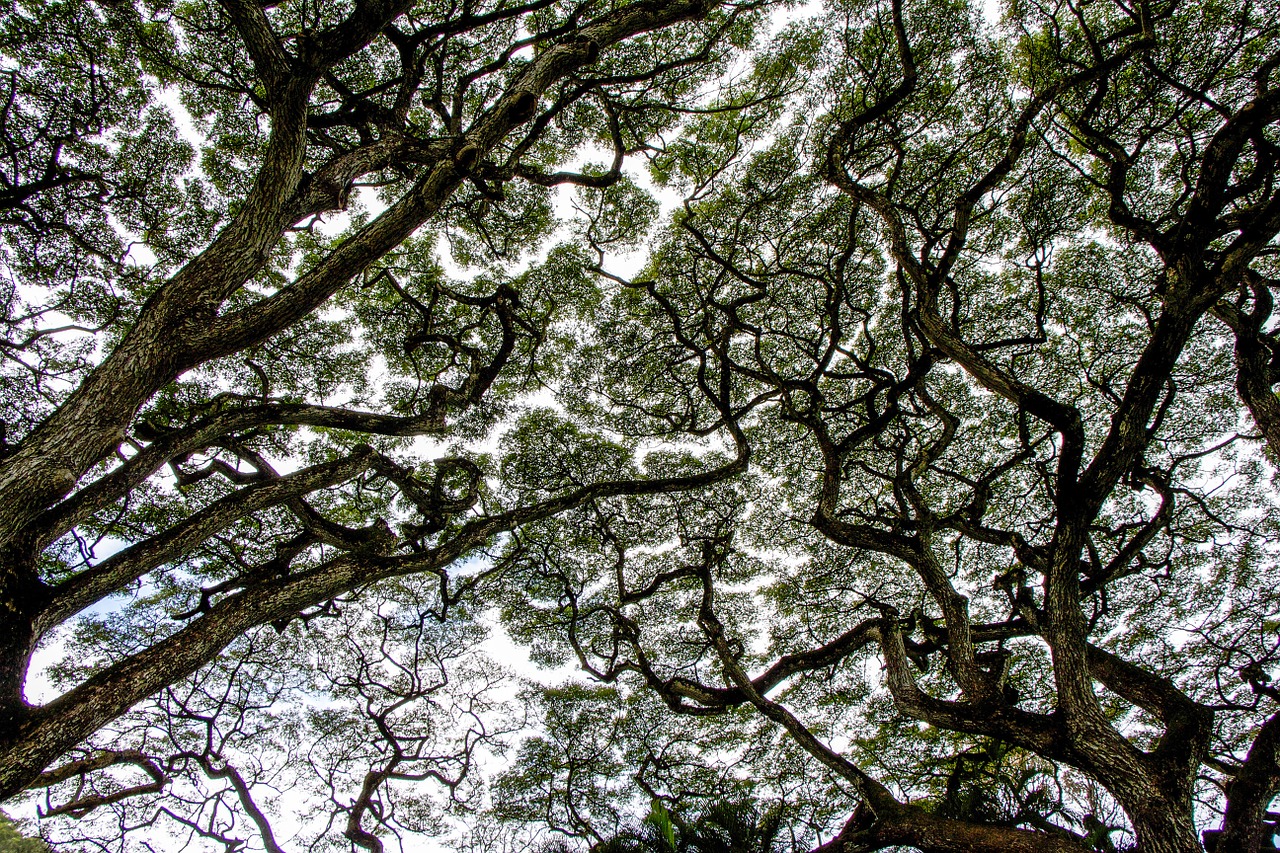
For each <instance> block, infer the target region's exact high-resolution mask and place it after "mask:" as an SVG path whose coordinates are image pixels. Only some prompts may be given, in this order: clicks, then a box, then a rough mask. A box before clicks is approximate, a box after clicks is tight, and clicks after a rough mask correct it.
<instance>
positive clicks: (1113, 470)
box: [507, 2, 1280, 851]
mask: <svg viewBox="0 0 1280 853" xmlns="http://www.w3.org/2000/svg"><path fill="white" fill-rule="evenodd" d="M1257 11H1258V10H1255V9H1254V8H1253V7H1245V6H1240V5H1230V6H1229V7H1228V6H1227V5H1217V4H1203V3H1195V4H1186V3H1175V4H1138V5H1133V6H1130V5H1127V4H1124V3H1116V4H1108V3H1101V4H1100V3H1082V4H1074V3H1066V4H1039V3H1021V2H1019V3H1010V4H1007V5H1006V6H1005V7H1004V8H1003V13H1002V17H1000V19H999V20H987V19H986V18H984V16H983V15H982V14H980V13H978V12H976V11H974V10H973V9H971V8H969V7H966V6H964V5H962V4H953V3H945V2H939V3H928V2H924V3H914V2H913V3H906V2H883V3H881V2H867V3H833V4H828V11H827V13H826V15H825V17H823V18H821V19H820V20H819V21H817V22H815V23H813V24H811V25H800V26H798V27H797V28H795V29H794V30H793V31H792V32H791V33H790V34H789V35H788V36H787V37H786V38H789V39H791V40H792V42H793V43H794V44H795V45H796V46H797V47H796V49H795V50H794V51H793V52H792V54H791V55H792V56H793V57H795V58H796V59H797V61H801V62H804V61H805V59H806V58H807V65H806V67H807V68H808V73H809V75H810V76H809V81H810V83H809V85H808V86H807V87H806V89H805V90H804V91H803V92H800V93H797V94H796V96H795V98H794V99H793V100H792V101H791V102H790V104H789V105H788V107H787V108H779V107H778V106H777V105H776V104H770V105H766V106H762V107H760V108H756V109H747V110H745V111H744V112H742V113H738V114H735V115H732V116H727V115H717V116H709V117H706V118H705V119H700V120H699V121H697V122H695V123H694V125H693V126H692V127H691V128H690V129H689V130H688V131H687V133H686V136H685V138H684V141H682V142H681V144H680V146H679V147H676V146H672V147H670V148H668V151H667V152H666V153H665V154H664V155H663V156H662V157H661V158H659V159H658V163H657V165H658V167H659V174H660V176H663V177H666V178H667V179H668V180H669V181H670V182H671V183H672V185H673V186H676V187H679V188H680V189H681V190H683V192H684V194H685V196H686V201H685V204H684V206H683V209H682V210H681V211H680V212H678V213H677V215H676V217H675V220H674V222H673V224H672V225H671V227H670V228H669V230H668V231H667V232H666V234H665V235H664V236H663V237H662V238H661V240H660V241H659V243H658V244H657V245H656V246H655V249H654V251H653V253H652V256H651V261H650V264H649V266H648V267H647V268H646V269H645V270H643V271H642V272H641V273H640V274H638V275H636V276H634V277H631V278H629V279H627V278H624V277H621V276H618V277H616V278H615V280H616V281H617V283H618V285H619V288H618V289H617V291H616V292H615V294H614V296H613V303H612V305H613V307H612V310H611V311H610V312H609V313H610V316H611V317H614V318H620V319H616V320H615V321H614V322H613V323H611V324H610V325H609V326H608V327H606V328H605V329H604V330H603V331H604V334H603V335H602V336H601V339H600V341H599V343H598V349H597V351H596V352H595V353H594V354H592V353H587V354H584V356H583V358H582V359H581V361H580V366H579V368H578V370H579V373H578V374H577V375H578V376H581V377H582V378H581V380H580V386H581V387H583V388H585V389H588V390H586V391H584V392H583V393H581V394H578V395H576V397H574V398H573V399H572V400H571V401H570V403H568V404H567V405H571V406H573V407H574V409H573V411H574V414H575V416H576V417H578V418H580V419H583V420H585V421H586V422H588V423H593V424H599V425H602V426H607V427H608V428H611V429H613V430H616V431H619V432H621V433H623V434H627V435H631V436H634V437H636V438H637V439H645V440H653V439H656V438H664V439H667V440H670V441H676V440H680V439H683V440H686V441H687V440H691V439H694V438H695V437H697V436H713V435H718V434H719V435H723V434H724V432H726V431H727V432H729V433H732V434H734V435H741V439H740V441H741V442H742V443H745V444H746V445H747V446H748V447H749V448H750V451H751V472H750V474H748V475H746V476H743V477H739V478H735V479H734V480H732V481H725V482H721V483H717V484H714V485H711V486H708V487H707V488H706V489H703V490H701V491H700V492H699V493H697V494H696V495H690V494H678V495H671V496H667V497H663V498H661V499H658V500H657V501H644V502H637V501H626V500H613V501H606V502H596V503H595V504H593V505H591V506H584V507H582V508H579V509H577V510H574V511H572V512H571V513H568V514H566V515H562V516H558V517H556V518H554V519H546V520H543V521H540V522H538V523H536V524H534V525H531V526H529V527H526V528H524V529H523V530H522V531H521V533H520V538H521V547H522V548H524V549H526V550H527V551H529V552H530V553H529V555H528V556H527V557H526V558H525V559H524V560H523V561H522V563H521V570H522V572H523V574H522V575H520V577H521V579H522V580H521V581H517V582H515V583H513V584H510V585H509V589H510V590H511V591H512V592H511V595H512V596H513V600H512V601H511V603H510V604H508V607H507V612H508V618H509V620H510V622H511V623H512V626H513V628H512V630H513V631H514V632H515V633H517V635H518V636H522V637H523V638H525V639H526V640H527V641H534V642H539V643H545V644H548V645H550V644H557V645H558V646H559V648H560V649H561V654H562V656H563V658H564V659H566V660H577V661H578V662H579V663H580V665H581V666H582V667H583V668H584V669H586V670H587V671H588V672H590V673H591V674H592V675H594V676H595V677H596V678H598V679H600V680H602V681H605V682H610V683H615V684H618V685H628V686H630V689H633V690H634V689H635V688H636V686H637V685H643V686H644V687H645V688H647V689H648V690H650V691H652V692H653V693H654V694H656V695H657V697H659V698H660V699H661V700H662V702H664V703H665V704H666V705H667V706H668V708H669V709H670V710H672V711H674V712H676V713H678V714H687V715H693V716H702V717H706V718H707V720H708V722H707V723H706V725H705V726H704V727H703V728H702V729H701V730H700V731H703V732H712V731H715V732H725V731H733V730H735V728H736V730H737V731H738V732H739V733H740V734H739V737H738V738H737V741H736V742H737V744H738V751H734V750H733V749H732V748H730V747H725V746H722V747H721V749H722V750H723V751H722V752H721V753H720V755H721V760H723V761H728V760H729V757H732V758H733V760H736V761H745V759H742V758H741V757H740V756H741V754H742V750H747V749H749V746H748V744H749V741H748V734H747V732H748V731H751V729H749V728H747V727H746V726H744V724H743V717H742V709H744V708H746V709H751V710H753V711H754V712H756V713H757V714H758V715H760V716H761V717H763V718H765V719H767V720H769V721H771V722H772V723H773V724H775V725H776V726H778V727H780V728H781V729H783V730H785V731H786V732H787V733H788V734H789V735H790V737H791V738H792V739H793V741H794V743H795V745H797V746H798V747H799V748H801V749H802V751H803V753H802V754H801V755H800V756H799V757H798V758H792V759H791V760H790V762H789V764H788V766H790V767H791V768H793V771H792V772H800V773H807V774H814V775H819V774H826V775H828V777H829V778H833V779H836V780H839V782H840V783H841V784H842V785H843V786H844V787H843V790H844V791H845V792H846V793H845V794H843V796H844V797H847V798H848V799H847V800H846V801H845V802H846V803H847V810H846V814H847V815H848V814H850V813H851V817H849V818H848V820H847V822H846V823H845V824H844V827H843V829H841V830H840V831H839V833H838V834H837V835H836V837H835V838H834V839H830V840H829V841H827V843H825V844H824V845H823V849H824V850H831V851H835V850H845V851H870V850H879V849H885V848H890V847H895V846H905V847H910V848H914V849H920V850H926V851H953V850H965V851H979V850H991V851H995V850H1027V851H1031V850H1037V851H1051V850H1052V851H1084V850H1112V849H1120V848H1127V849H1136V850H1141V851H1195V850H1199V849H1201V844H1200V841H1201V838H1200V835H1199V832H1198V830H1199V829H1204V830H1205V835H1204V839H1205V841H1206V842H1212V843H1213V844H1214V846H1216V848H1217V849H1229V850H1254V849H1259V847H1260V845H1265V846H1269V845H1270V837H1269V833H1270V831H1271V827H1272V825H1271V824H1270V823H1269V820H1270V819H1269V818H1267V817H1266V814H1265V813H1266V812H1267V809H1268V807H1269V804H1270V802H1271V800H1272V799H1273V797H1274V796H1275V795H1276V794H1277V792H1278V791H1280V788H1278V786H1280V775H1277V764H1276V752H1275V744H1276V740H1275V738H1276V733H1277V731H1280V728H1278V727H1280V717H1278V716H1277V709H1276V707H1275V705H1274V702H1275V700H1276V699H1277V696H1278V694H1276V692H1275V689H1274V687H1273V686H1272V685H1271V679H1272V678H1273V669H1274V665H1275V662H1276V649H1277V647H1278V646H1277V638H1276V634H1275V631H1276V627H1277V624H1280V623H1278V622H1277V619H1276V614H1277V610H1278V604H1280V602H1277V600H1276V599H1275V597H1274V590H1275V580H1274V579H1275V552H1274V543H1275V541H1276V538H1275V528H1274V524H1275V518H1276V516H1275V506H1276V504H1275V493H1274V490H1273V488H1274V486H1273V484H1274V467H1273V465H1274V462H1275V460H1276V459H1277V458H1280V456H1277V454H1280V442H1277V439H1278V438H1280V435H1278V434H1277V433H1276V431H1275V426H1276V424H1277V421H1276V420H1275V418H1274V417H1273V415H1272V414H1271V412H1272V411H1273V409H1274V407H1275V405H1276V397H1275V392H1274V390H1273V386H1274V384H1275V382H1276V381H1277V380H1280V373H1278V372H1277V371H1276V365H1277V364H1280V361H1277V358H1276V356H1277V354H1280V349H1277V346H1276V345H1277V339H1276V334H1275V330H1276V320H1275V318H1274V317H1273V316H1272V311H1273V297H1274V293H1273V290H1274V288H1275V286H1276V284H1277V279H1276V270H1277V268H1276V260H1275V259H1276V250H1277V241H1276V236H1277V233H1278V232H1280V196H1278V195H1277V185H1276V174H1277V173H1276V166H1277V153H1278V151H1280V149H1278V148H1277V142H1278V139H1280V136H1278V128H1277V122H1278V120H1280V95H1277V90H1276V89H1275V88H1274V82H1273V75H1274V72H1275V68H1276V67H1277V65H1280V53H1278V52H1277V41H1276V37H1277V32H1276V29H1275V22H1274V15H1270V14H1269V13H1268V15H1262V16H1258V15H1256V14H1255V13H1256V12H1257ZM600 257H601V258H602V263H603V261H604V258H605V255H604V252H603V247H602V250H601V254H600ZM653 464H655V465H657V464H660V463H658V462H656V461H655V462H654V463H653ZM667 464H669V465H671V466H672V470H675V469H676V468H677V466H679V465H680V464H688V462H687V461H686V462H684V463H681V462H680V460H678V459H676V458H671V460H670V461H669V462H668V463H667ZM635 701H637V702H640V701H642V700H641V699H639V698H637V699H636V700H635ZM635 713H640V712H639V711H636V712H635ZM716 720H719V721H721V722H720V723H719V726H720V727H719V728H718V727H717V723H716ZM612 725H618V723H616V722H614V723H612ZM693 731H698V730H691V734H690V735H689V740H690V741H691V742H694V743H696V742H697V741H698V739H699V737H700V735H699V734H696V733H692V732H693ZM778 755H779V753H778V752H777V751H776V750H770V751H765V750H762V751H761V754H760V755H759V757H758V759H757V760H755V761H752V762H749V763H746V764H745V765H740V766H738V768H737V770H736V773H737V774H739V775H740V777H744V778H750V777H752V775H753V774H756V778H758V779H766V778H769V774H770V766H771V764H772V763H775V762H777V761H778V760H779V759H778ZM706 761H708V762H712V759H711V758H710V757H708V758H707V759H706ZM712 763H714V762H712ZM644 769H645V775H646V784H648V785H650V786H651V787H653V788H655V789H658V790H663V791H680V790H698V788H697V787H696V786H689V785H687V784H686V783H685V781H684V780H685V779H686V778H688V776H689V774H688V772H687V771H686V769H685V767H684V766H682V764H681V763H680V762H678V761H677V762H673V764H672V765H671V766H670V767H664V766H662V764H661V763H660V762H656V761H655V762H651V763H650V764H649V765H648V766H647V767H646V768H644ZM512 778H513V779H517V780H518V777H512ZM523 782H524V784H525V788H526V790H529V791H530V792H531V794H530V796H535V795H537V788H536V787H535V786H534V785H533V780H532V779H531V778H530V777H527V776H526V777H524V778H523ZM543 787H544V789H545V790H546V792H547V793H548V794H549V793H550V791H551V790H552V788H553V787H554V786H547V785H544V786H543ZM557 790H559V789H557ZM1219 821H1220V822H1219ZM1264 835H1266V836H1267V837H1266V838H1265V839H1264ZM827 837H828V838H830V836H827Z"/></svg>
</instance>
